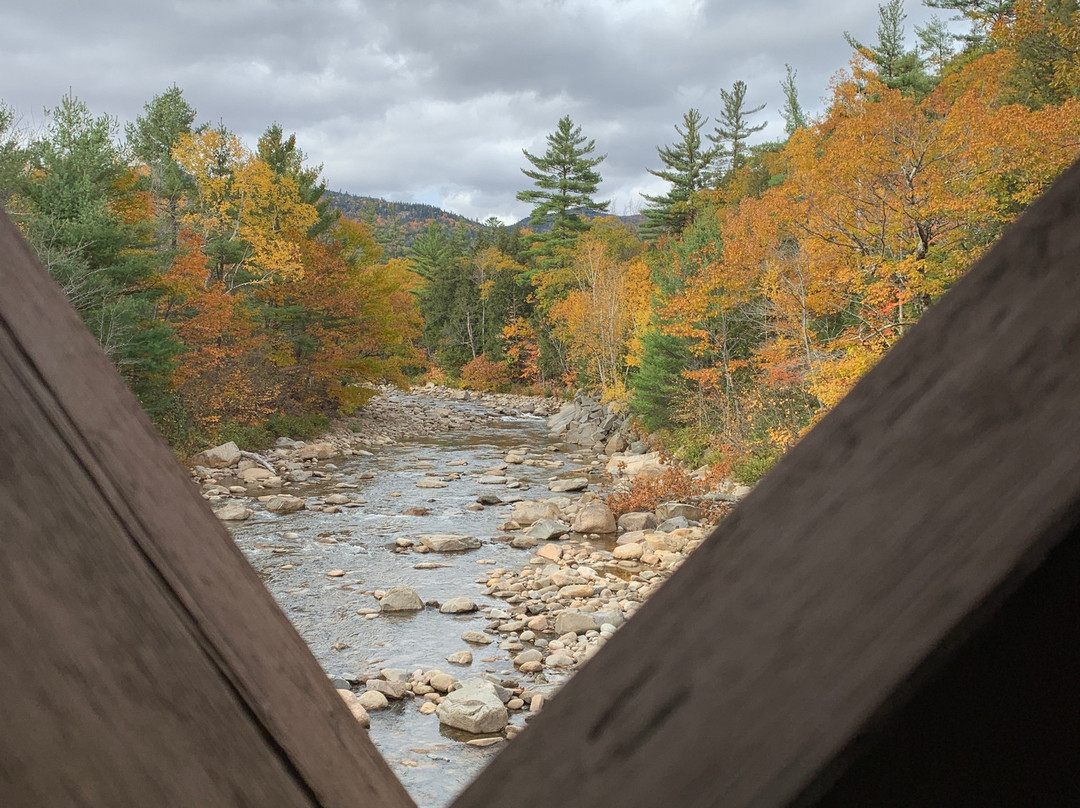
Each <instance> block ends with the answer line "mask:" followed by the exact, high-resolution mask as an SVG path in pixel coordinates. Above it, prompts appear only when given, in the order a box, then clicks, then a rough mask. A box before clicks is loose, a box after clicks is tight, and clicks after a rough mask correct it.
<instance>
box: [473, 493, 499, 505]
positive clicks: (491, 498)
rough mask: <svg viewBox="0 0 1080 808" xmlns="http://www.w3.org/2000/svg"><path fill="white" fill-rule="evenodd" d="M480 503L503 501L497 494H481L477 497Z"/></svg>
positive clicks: (497, 503) (493, 503)
mask: <svg viewBox="0 0 1080 808" xmlns="http://www.w3.org/2000/svg"><path fill="white" fill-rule="evenodd" d="M476 502H477V504H479V505H502V504H503V501H502V500H501V499H499V498H498V496H496V495H495V494H481V495H480V496H478V497H477V498H476Z"/></svg>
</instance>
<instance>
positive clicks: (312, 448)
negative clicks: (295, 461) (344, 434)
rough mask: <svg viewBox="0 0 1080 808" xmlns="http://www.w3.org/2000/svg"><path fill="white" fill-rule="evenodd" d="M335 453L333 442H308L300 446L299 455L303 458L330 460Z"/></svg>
mask: <svg viewBox="0 0 1080 808" xmlns="http://www.w3.org/2000/svg"><path fill="white" fill-rule="evenodd" d="M334 454H335V452H334V444H332V443H308V444H305V445H304V446H301V447H300V451H299V452H298V453H297V457H299V458H300V459H301V460H329V459H330V458H331V457H333V456H334Z"/></svg>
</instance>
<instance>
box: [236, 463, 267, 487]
mask: <svg viewBox="0 0 1080 808" xmlns="http://www.w3.org/2000/svg"><path fill="white" fill-rule="evenodd" d="M236 476H238V477H239V478H240V479H241V480H243V481H244V482H245V483H261V482H263V481H264V480H269V479H270V478H271V477H273V476H274V472H272V471H270V470H269V469H264V468H263V467H262V466H253V467H252V468H249V469H244V470H243V471H241V472H240V473H239V474H237V475H236Z"/></svg>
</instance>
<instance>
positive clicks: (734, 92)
mask: <svg viewBox="0 0 1080 808" xmlns="http://www.w3.org/2000/svg"><path fill="white" fill-rule="evenodd" d="M720 98H721V100H722V101H723V104H724V108H723V109H722V110H721V111H720V114H719V115H718V116H717V119H716V127H715V128H714V129H713V132H712V134H711V135H709V140H711V141H712V142H713V144H714V146H715V153H716V159H715V161H714V163H715V164H714V167H713V169H712V180H713V184H714V185H716V186H717V187H719V186H721V185H723V184H724V183H725V182H727V180H728V178H729V177H730V176H731V175H732V174H734V173H735V172H736V171H738V170H739V169H740V168H742V167H743V166H744V165H745V164H746V158H747V155H748V154H749V146H748V144H747V142H746V141H747V139H748V138H749V137H750V136H751V135H753V134H754V133H756V132H760V131H761V130H762V129H764V128H765V125H766V123H767V121H763V122H761V123H759V124H757V125H751V123H750V121H749V118H750V116H751V115H756V114H757V113H759V112H761V110H763V109H765V105H764V104H759V105H758V106H756V107H754V108H753V109H747V108H746V82H744V81H741V80H740V81H736V82H735V83H734V84H733V85H732V86H731V90H730V91H728V90H721V91H720Z"/></svg>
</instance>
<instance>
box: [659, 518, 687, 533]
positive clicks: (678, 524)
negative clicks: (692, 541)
mask: <svg viewBox="0 0 1080 808" xmlns="http://www.w3.org/2000/svg"><path fill="white" fill-rule="evenodd" d="M688 527H690V520H688V519H687V518H686V517H685V516H673V517H671V518H670V519H667V520H665V521H664V522H661V523H660V524H659V525H657V526H656V530H657V532H658V533H671V532H672V531H675V530H682V529H684V528H688Z"/></svg>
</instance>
